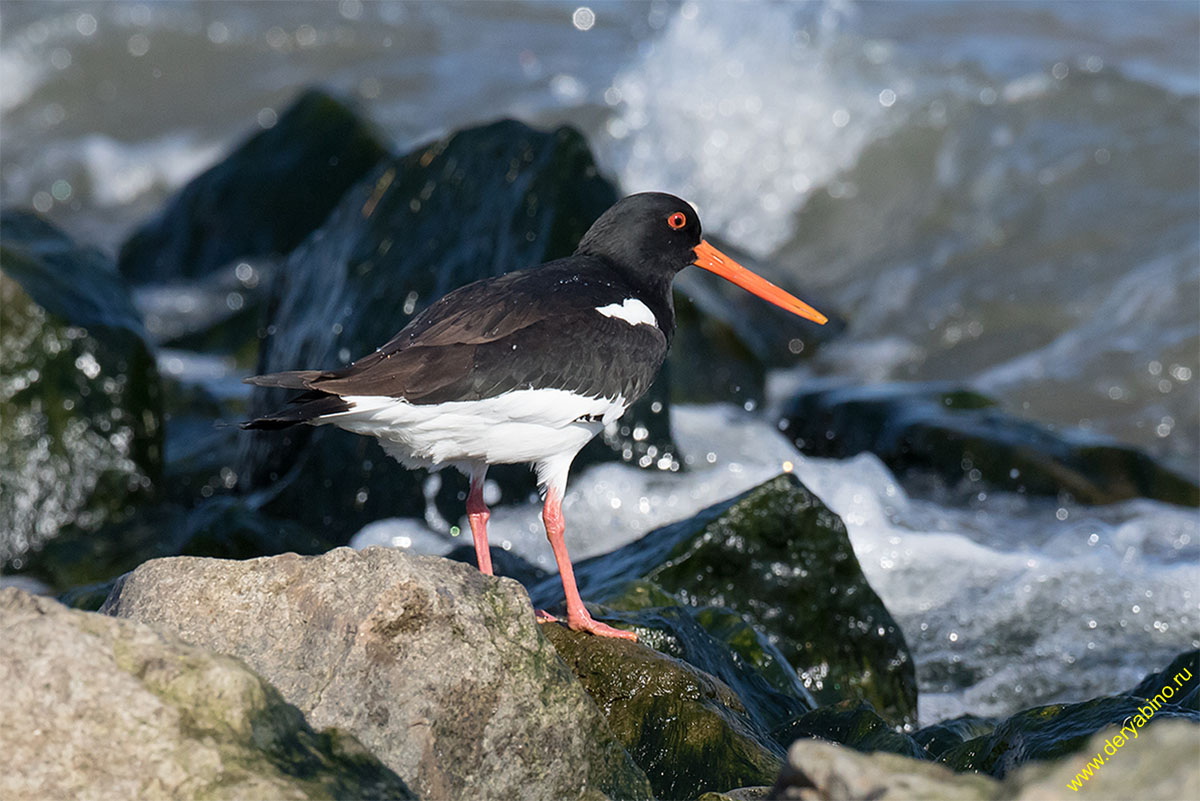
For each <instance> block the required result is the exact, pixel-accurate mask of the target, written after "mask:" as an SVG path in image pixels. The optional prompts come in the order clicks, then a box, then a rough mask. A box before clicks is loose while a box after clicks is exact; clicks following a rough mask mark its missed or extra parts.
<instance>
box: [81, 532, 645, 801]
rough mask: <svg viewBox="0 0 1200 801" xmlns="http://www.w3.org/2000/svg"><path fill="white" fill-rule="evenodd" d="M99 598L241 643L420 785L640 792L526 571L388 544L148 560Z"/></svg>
mask: <svg viewBox="0 0 1200 801" xmlns="http://www.w3.org/2000/svg"><path fill="white" fill-rule="evenodd" d="M104 611H106V612H108V613H110V614H114V615H117V616H120V617H128V618H133V619H136V620H140V621H142V622H145V623H149V624H151V625H153V626H155V627H156V628H158V629H159V630H162V631H168V632H171V633H173V634H177V635H178V636H180V637H182V638H183V639H185V640H187V641H188V642H191V643H194V644H196V645H200V646H204V647H208V648H212V649H213V650H216V651H219V652H221V653H227V654H229V655H232V656H237V657H239V658H240V659H242V660H244V661H245V662H246V663H247V664H248V665H250V666H251V667H252V668H253V669H254V670H256V671H257V672H259V673H260V674H261V675H263V676H264V677H265V678H267V679H268V680H269V681H271V682H272V683H273V684H274V685H275V686H276V687H277V688H278V689H279V691H280V692H281V693H282V694H283V696H284V698H286V699H287V700H288V701H289V702H291V703H294V704H295V705H296V706H297V707H299V708H300V709H301V711H303V712H304V713H305V715H306V716H307V718H308V719H309V720H310V721H311V722H312V723H313V725H316V726H337V727H338V728H339V729H343V730H345V731H348V732H350V733H352V734H354V735H355V736H356V737H357V738H358V739H359V740H361V741H362V742H363V744H364V745H365V746H366V747H367V748H369V749H371V750H372V752H373V753H375V754H376V755H377V756H378V757H379V758H380V759H381V760H382V761H383V762H384V763H385V764H386V765H388V767H389V768H391V769H392V770H394V771H396V773H397V774H399V775H401V776H403V777H404V779H405V781H406V782H408V784H409V786H411V787H412V788H413V790H414V791H416V792H417V793H418V794H419V795H421V796H422V797H431V798H460V797H463V798H465V797H472V798H515V797H522V798H546V799H552V798H584V797H588V798H591V797H598V794H599V795H602V796H608V797H613V798H648V797H650V794H651V793H650V787H649V785H648V784H647V782H646V777H645V775H644V774H643V773H642V772H641V771H640V770H639V769H638V767H637V766H636V765H635V764H634V763H633V762H632V761H631V760H630V758H629V755H628V754H627V753H625V751H624V750H623V749H622V747H621V745H620V743H619V742H618V741H617V740H616V739H615V738H614V736H613V734H612V732H611V731H610V730H609V728H608V725H607V724H606V722H605V720H604V718H603V717H602V716H601V715H600V713H599V711H598V710H597V709H596V706H595V705H594V704H593V703H592V701H591V700H590V699H589V698H588V696H587V694H586V693H585V692H584V691H583V689H582V687H580V685H579V684H578V682H577V681H576V680H575V679H574V677H573V676H572V675H571V673H570V671H569V670H567V668H566V667H565V666H564V665H563V663H562V662H561V661H560V660H559V659H558V657H557V655H556V654H555V651H554V649H553V647H552V646H551V645H550V644H549V642H548V641H547V640H546V639H545V638H544V637H543V636H542V635H541V634H540V632H539V630H538V626H537V624H536V622H535V620H534V617H533V612H532V607H531V606H530V604H529V599H528V597H527V596H526V594H525V593H524V592H523V591H522V590H521V589H520V586H519V585H517V584H516V583H515V582H512V581H510V580H507V579H494V578H488V577H484V576H482V575H481V574H480V573H479V572H478V571H476V570H475V569H474V568H471V567H469V566H467V565H462V564H458V563H454V562H450V561H448V560H443V559H438V558H435V557H421V556H411V555H408V554H404V553H400V552H397V551H392V550H387V549H382V548H369V549H367V550H365V551H362V552H357V551H351V550H349V549H345V548H339V549H336V550H333V551H330V552H329V553H327V554H324V555H322V556H318V557H309V558H305V557H299V556H295V555H284V556H278V557H273V558H268V559H255V560H250V561H246V562H232V561H226V560H216V559H193V558H176V559H164V560H155V561H151V562H148V563H146V564H144V565H142V566H141V567H139V568H138V569H137V570H135V571H134V572H133V573H131V574H129V575H127V576H126V577H125V578H124V579H123V580H122V581H121V582H120V583H119V584H118V585H117V587H116V588H115V589H114V591H113V594H112V595H111V596H110V597H109V599H108V601H107V602H106V603H105V606H104Z"/></svg>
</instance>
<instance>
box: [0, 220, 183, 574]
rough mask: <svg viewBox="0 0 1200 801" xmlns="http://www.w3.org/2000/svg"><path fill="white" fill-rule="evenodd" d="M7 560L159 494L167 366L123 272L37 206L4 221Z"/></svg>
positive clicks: (2, 552) (28, 559)
mask: <svg viewBox="0 0 1200 801" xmlns="http://www.w3.org/2000/svg"><path fill="white" fill-rule="evenodd" d="M0 241H2V244H0V262H2V263H3V272H2V273H0V307H2V308H3V310H4V311H3V314H4V325H3V328H2V329H0V442H3V443H4V447H3V448H0V496H3V498H4V503H3V504H0V565H12V566H14V567H20V566H26V565H29V564H36V563H37V562H38V561H39V559H40V557H39V556H38V555H37V554H36V553H33V554H28V555H25V554H26V552H27V551H29V550H30V549H35V550H36V549H37V548H39V547H40V546H42V545H44V544H45V543H46V542H48V541H50V540H52V539H53V538H54V537H56V536H58V535H59V533H60V532H61V531H63V530H64V529H66V528H73V529H76V530H78V531H79V532H81V533H82V534H84V535H86V534H88V533H90V532H94V531H96V530H97V529H98V528H99V527H100V526H102V525H104V524H106V523H109V522H112V521H115V520H119V519H121V518H123V517H126V516H128V515H129V513H130V512H131V510H132V508H133V507H134V506H136V505H138V504H141V503H144V502H147V501H149V500H152V499H154V498H155V497H156V496H157V494H158V491H159V481H160V477H161V473H162V428H161V415H162V410H161V409H162V402H161V396H160V392H161V390H160V386H159V377H158V371H157V369H156V368H155V364H154V356H153V354H152V353H151V351H150V348H149V346H148V345H147V341H146V336H145V332H144V330H143V328H142V322H141V319H140V317H139V316H138V313H137V311H136V310H135V309H134V307H133V304H132V303H131V301H130V299H129V294H128V291H127V289H126V286H125V283H124V281H122V279H121V277H120V276H119V275H118V274H117V272H116V270H115V268H114V267H113V265H112V263H111V262H110V261H109V260H108V259H106V258H105V257H104V256H103V255H102V254H100V253H99V252H98V251H95V250H91V249H85V248H81V247H78V246H76V245H75V244H74V243H73V242H72V241H71V240H70V238H69V237H67V236H66V235H65V234H64V233H62V232H61V231H59V230H58V229H57V228H55V227H54V226H52V225H51V224H50V223H48V222H46V221H45V220H43V219H42V218H41V217H38V216H37V215H35V214H32V213H28V212H22V211H6V212H5V213H4V215H3V219H2V220H0Z"/></svg>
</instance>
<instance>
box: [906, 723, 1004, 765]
mask: <svg viewBox="0 0 1200 801" xmlns="http://www.w3.org/2000/svg"><path fill="white" fill-rule="evenodd" d="M999 722H1000V721H999V720H997V719H996V718H981V717H976V716H975V715H961V716H960V717H957V718H954V719H953V720H943V721H941V722H940V723H934V724H933V725H931V726H926V727H925V728H923V729H921V730H920V731H918V732H916V733H915V734H913V739H914V740H916V741H917V742H918V743H919V744H920V745H921V747H922V748H924V749H925V756H926V757H928V758H932V759H937V758H938V757H940V756H941V755H942V754H944V753H946V752H947V751H949V750H950V749H951V748H953V747H955V746H956V745H962V744H963V743H965V742H966V741H967V740H972V739H974V738H976V737H982V736H984V735H986V734H991V733H992V732H993V731H995V729H996V724H997V723H999Z"/></svg>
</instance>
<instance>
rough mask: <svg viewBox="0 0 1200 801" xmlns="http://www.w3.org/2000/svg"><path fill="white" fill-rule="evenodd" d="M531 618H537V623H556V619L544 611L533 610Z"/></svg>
mask: <svg viewBox="0 0 1200 801" xmlns="http://www.w3.org/2000/svg"><path fill="white" fill-rule="evenodd" d="M533 616H534V617H536V618H537V622H538V623H557V622H558V618H556V617H555V616H554V615H552V614H550V613H549V612H547V611H546V610H545V609H534V610H533Z"/></svg>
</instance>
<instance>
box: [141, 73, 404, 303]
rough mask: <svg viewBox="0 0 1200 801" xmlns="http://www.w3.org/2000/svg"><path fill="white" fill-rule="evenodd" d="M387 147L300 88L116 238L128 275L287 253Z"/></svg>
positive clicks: (335, 105)
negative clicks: (262, 126) (271, 120)
mask: <svg viewBox="0 0 1200 801" xmlns="http://www.w3.org/2000/svg"><path fill="white" fill-rule="evenodd" d="M385 155H387V146H386V145H385V144H384V142H383V139H382V138H381V137H380V136H379V135H378V134H377V133H376V132H375V131H374V130H373V128H372V127H371V126H370V125H368V124H367V123H366V122H364V121H363V120H362V119H361V118H360V117H358V115H356V114H355V113H354V111H352V110H351V109H350V108H349V107H347V106H346V105H345V104H343V103H342V102H341V101H339V100H336V99H334V98H333V97H331V96H330V95H328V94H325V93H324V92H322V91H320V90H315V89H309V90H306V91H305V92H303V93H302V94H301V95H300V96H299V97H298V98H297V99H296V100H295V102H293V103H292V105H291V106H290V107H289V108H288V109H287V110H286V111H284V112H283V114H282V115H280V117H279V120H278V122H276V124H275V125H274V126H272V127H270V128H268V129H266V130H263V131H259V132H258V133H255V134H254V135H253V136H251V137H250V138H249V139H247V140H246V141H245V142H243V143H242V144H241V145H239V146H238V147H237V149H236V150H234V152H233V153H231V154H230V155H229V156H228V157H226V158H225V159H224V160H223V161H221V162H220V163H219V164H217V165H216V166H214V167H212V168H210V169H209V170H207V171H206V172H204V173H202V174H201V175H200V176H198V177H197V178H194V179H193V180H192V181H190V182H189V183H188V184H187V185H186V186H185V187H184V188H183V189H182V190H181V191H180V192H179V194H177V195H176V196H175V197H174V198H172V199H171V200H170V202H168V204H167V206H166V208H164V209H163V211H162V212H161V213H160V214H159V215H158V216H157V217H155V218H154V219H152V220H150V221H149V222H148V223H146V224H144V225H143V226H142V227H141V228H139V229H138V230H137V231H136V232H135V233H134V234H133V236H131V237H130V238H129V240H128V241H127V242H125V244H124V245H123V246H122V247H121V254H120V257H119V259H118V263H119V265H120V269H121V273H122V274H123V275H124V276H125V277H127V278H128V279H129V280H130V281H133V282H135V283H146V282H164V281H171V280H175V279H179V278H196V277H200V276H204V275H206V274H208V273H209V272H210V271H212V270H213V269H215V268H217V267H222V266H225V265H227V264H229V263H230V262H231V261H233V260H234V259H237V258H243V257H256V256H270V255H274V254H286V253H288V252H289V251H291V250H292V249H293V248H294V247H295V246H296V245H298V244H300V242H301V241H302V240H303V239H304V238H305V237H306V236H308V235H309V234H310V233H311V232H312V231H313V230H314V229H316V228H317V226H319V225H320V224H321V221H322V220H324V219H325V217H326V216H327V215H328V214H329V212H330V210H331V209H332V208H333V207H334V206H335V205H336V204H337V202H338V200H339V199H340V198H341V196H342V195H343V194H344V193H345V192H346V190H347V189H349V188H350V187H351V186H352V185H353V184H354V183H355V182H356V181H358V180H359V179H360V178H361V177H362V176H363V175H364V174H365V173H366V172H367V171H368V170H369V169H371V167H373V166H374V165H375V164H377V163H378V162H379V160H380V159H382V158H383V157H384V156H385Z"/></svg>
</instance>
